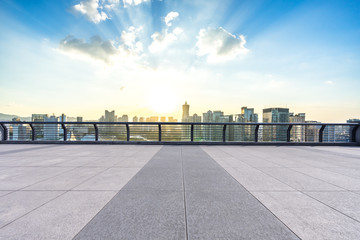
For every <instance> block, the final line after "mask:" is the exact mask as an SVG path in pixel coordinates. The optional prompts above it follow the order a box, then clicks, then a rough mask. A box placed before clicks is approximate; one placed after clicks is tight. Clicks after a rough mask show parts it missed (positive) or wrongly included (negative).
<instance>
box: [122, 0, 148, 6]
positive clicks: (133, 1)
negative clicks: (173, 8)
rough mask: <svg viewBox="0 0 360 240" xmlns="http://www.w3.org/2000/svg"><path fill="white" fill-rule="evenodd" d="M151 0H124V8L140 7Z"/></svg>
mask: <svg viewBox="0 0 360 240" xmlns="http://www.w3.org/2000/svg"><path fill="white" fill-rule="evenodd" d="M149 1H150V0H123V4H124V7H128V6H131V5H139V4H141V3H144V2H149Z"/></svg>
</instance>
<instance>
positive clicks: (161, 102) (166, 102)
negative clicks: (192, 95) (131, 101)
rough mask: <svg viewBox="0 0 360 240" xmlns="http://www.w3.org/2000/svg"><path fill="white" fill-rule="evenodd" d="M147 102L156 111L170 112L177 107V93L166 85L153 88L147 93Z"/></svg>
mask: <svg viewBox="0 0 360 240" xmlns="http://www.w3.org/2000/svg"><path fill="white" fill-rule="evenodd" d="M147 103H148V106H149V108H150V109H151V110H153V111H155V112H157V113H162V114H164V113H171V112H173V111H175V109H176V108H177V107H178V106H177V103H178V101H177V94H176V92H175V91H173V90H172V89H171V88H168V87H159V88H153V89H150V90H149V92H148V94H147Z"/></svg>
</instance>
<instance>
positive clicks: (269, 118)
mask: <svg viewBox="0 0 360 240" xmlns="http://www.w3.org/2000/svg"><path fill="white" fill-rule="evenodd" d="M289 115H290V114H289V109H288V108H265V109H263V122H264V123H288V122H289ZM286 131H287V126H266V125H265V126H264V127H263V137H262V139H263V141H286Z"/></svg>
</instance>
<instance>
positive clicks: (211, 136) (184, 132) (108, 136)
mask: <svg viewBox="0 0 360 240" xmlns="http://www.w3.org/2000/svg"><path fill="white" fill-rule="evenodd" d="M359 126H360V124H358V123H207V122H201V123H200V122H0V143H9V142H22V143H23V142H56V143H59V142H78V143H79V142H84V143H91V142H94V143H95V142H103V143H107V142H113V143H143V142H148V143H187V144H197V143H218V144H220V143H234V144H237V143H298V144H303V143H333V144H334V143H342V144H345V145H351V144H352V145H355V144H354V143H359V139H357V135H359V134H357V132H358V131H360V128H359Z"/></svg>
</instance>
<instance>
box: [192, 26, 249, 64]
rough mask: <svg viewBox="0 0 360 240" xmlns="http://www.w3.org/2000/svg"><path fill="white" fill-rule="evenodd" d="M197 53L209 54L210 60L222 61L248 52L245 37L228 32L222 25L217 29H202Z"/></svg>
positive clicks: (197, 44)
mask: <svg viewBox="0 0 360 240" xmlns="http://www.w3.org/2000/svg"><path fill="white" fill-rule="evenodd" d="M197 39H198V41H197V43H196V47H197V49H198V50H197V55H198V56H207V60H208V62H221V61H227V60H231V59H234V58H235V57H237V56H238V55H243V54H246V53H247V52H248V51H249V50H248V49H247V48H245V43H246V40H245V37H244V36H243V35H239V37H236V36H235V35H233V34H231V33H229V32H227V31H226V30H225V29H223V28H222V27H219V28H216V29H201V30H200V32H199V35H198V36H197Z"/></svg>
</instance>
